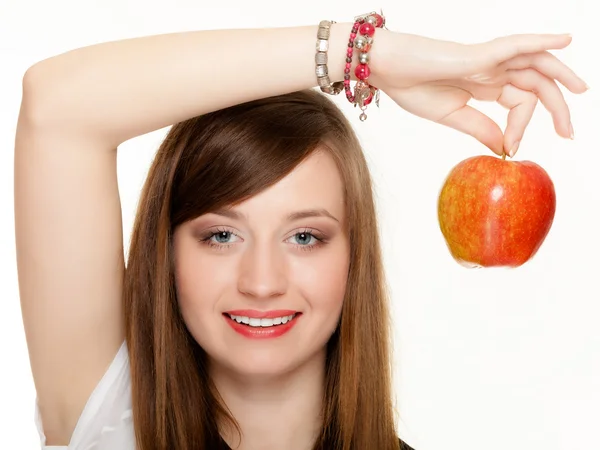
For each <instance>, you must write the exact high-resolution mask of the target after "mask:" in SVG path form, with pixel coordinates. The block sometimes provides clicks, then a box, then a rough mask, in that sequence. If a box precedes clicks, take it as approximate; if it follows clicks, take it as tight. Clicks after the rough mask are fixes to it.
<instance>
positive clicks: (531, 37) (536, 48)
mask: <svg viewBox="0 0 600 450" xmlns="http://www.w3.org/2000/svg"><path fill="white" fill-rule="evenodd" d="M571 40H572V36H571V35H569V34H513V35H511V36H504V37H500V38H496V39H493V40H491V41H489V42H487V43H485V44H484V47H489V48H487V49H486V51H488V52H489V53H488V55H489V57H490V58H492V60H493V61H494V62H495V63H496V64H500V63H502V62H504V61H507V60H509V59H511V58H514V57H516V56H519V55H522V54H526V53H537V52H543V51H546V50H558V49H562V48H565V47H566V46H568V45H569V44H570V43H571Z"/></svg>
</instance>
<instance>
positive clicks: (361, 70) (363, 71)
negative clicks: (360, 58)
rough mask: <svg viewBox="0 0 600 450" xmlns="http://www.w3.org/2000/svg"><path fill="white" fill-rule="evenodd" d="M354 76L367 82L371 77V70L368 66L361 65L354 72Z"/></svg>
mask: <svg viewBox="0 0 600 450" xmlns="http://www.w3.org/2000/svg"><path fill="white" fill-rule="evenodd" d="M354 75H356V78H358V79H359V80H366V79H367V78H369V75H371V70H370V69H369V66H367V65H366V64H359V65H358V66H356V69H355V70H354Z"/></svg>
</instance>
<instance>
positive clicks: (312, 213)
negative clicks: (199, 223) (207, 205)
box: [210, 208, 339, 223]
mask: <svg viewBox="0 0 600 450" xmlns="http://www.w3.org/2000/svg"><path fill="white" fill-rule="evenodd" d="M210 214H216V215H218V216H223V217H228V218H230V219H234V220H242V219H247V218H246V216H245V215H244V214H241V213H239V212H237V211H233V210H231V209H218V210H216V211H211V212H210ZM308 217H329V218H330V219H333V220H335V221H336V222H338V223H339V220H338V219H336V218H335V217H334V216H333V215H332V214H331V213H330V212H329V211H327V210H326V209H325V208H318V209H304V210H301V211H295V212H293V213H291V214H289V215H288V216H287V221H288V222H292V221H294V220H299V219H306V218H308Z"/></svg>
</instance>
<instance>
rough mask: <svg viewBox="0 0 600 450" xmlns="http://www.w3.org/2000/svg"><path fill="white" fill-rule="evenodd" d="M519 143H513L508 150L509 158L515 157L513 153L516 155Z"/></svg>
mask: <svg viewBox="0 0 600 450" xmlns="http://www.w3.org/2000/svg"><path fill="white" fill-rule="evenodd" d="M520 143H521V141H517V142H515V143H514V144H513V145H512V147H511V148H510V150H509V151H508V156H510V157H511V158H512V157H513V156H515V153H517V150H518V149H519V144H520Z"/></svg>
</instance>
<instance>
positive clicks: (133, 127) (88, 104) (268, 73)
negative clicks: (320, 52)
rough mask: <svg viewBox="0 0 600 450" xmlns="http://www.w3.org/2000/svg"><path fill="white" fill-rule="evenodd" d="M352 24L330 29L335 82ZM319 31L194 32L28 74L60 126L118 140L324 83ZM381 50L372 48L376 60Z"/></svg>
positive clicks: (107, 49)
mask: <svg viewBox="0 0 600 450" xmlns="http://www.w3.org/2000/svg"><path fill="white" fill-rule="evenodd" d="M351 27H352V24H351V23H338V24H334V25H333V27H332V29H331V36H330V39H329V41H330V42H329V63H328V68H329V74H330V78H331V80H332V81H337V80H341V79H343V75H344V73H343V72H344V65H345V56H346V48H347V43H348V36H349V32H350V28H351ZM316 34H317V25H314V26H305V27H295V28H273V29H253V30H217V31H195V32H185V33H177V34H165V35H155V36H146V37H141V38H135V39H127V40H121V41H114V42H107V43H102V44H98V45H94V46H90V47H84V48H79V49H76V50H73V51H70V52H67V53H64V54H61V55H58V56H55V57H53V58H49V59H47V60H44V61H41V62H40V63H38V64H36V65H35V66H34V67H33V68H32V70H30V72H31V75H30V80H29V84H30V85H31V86H32V87H31V91H32V92H31V93H30V97H32V99H30V102H31V103H32V104H34V105H37V108H38V109H39V111H38V115H39V116H42V117H44V118H45V120H48V121H49V122H51V124H52V126H63V127H65V129H68V130H77V132H79V133H86V134H88V135H90V136H92V135H93V136H100V137H101V138H102V139H103V140H105V139H106V140H107V141H110V142H111V143H113V144H119V143H121V142H123V141H125V140H127V139H130V138H132V137H135V136H138V135H141V134H144V133H148V132H150V131H154V130H156V129H159V128H162V127H165V126H168V125H171V124H173V123H176V122H178V121H181V120H185V119H188V118H190V117H193V116H196V115H200V114H203V113H207V112H210V111H214V110H217V109H221V108H225V107H228V106H231V105H234V104H238V103H242V102H245V101H250V100H254V99H257V98H263V97H268V96H272V95H277V94H282V93H287V92H291V91H295V90H300V89H305V88H310V87H313V86H316V84H317V79H316V75H315V60H314V55H315V42H316ZM376 52H377V45H374V47H373V51H372V59H376ZM341 95H343V94H341Z"/></svg>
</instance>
